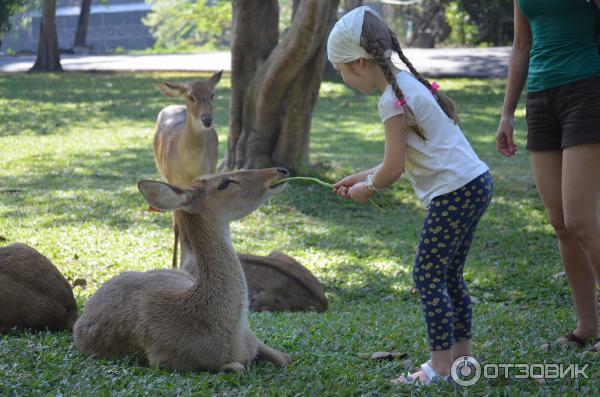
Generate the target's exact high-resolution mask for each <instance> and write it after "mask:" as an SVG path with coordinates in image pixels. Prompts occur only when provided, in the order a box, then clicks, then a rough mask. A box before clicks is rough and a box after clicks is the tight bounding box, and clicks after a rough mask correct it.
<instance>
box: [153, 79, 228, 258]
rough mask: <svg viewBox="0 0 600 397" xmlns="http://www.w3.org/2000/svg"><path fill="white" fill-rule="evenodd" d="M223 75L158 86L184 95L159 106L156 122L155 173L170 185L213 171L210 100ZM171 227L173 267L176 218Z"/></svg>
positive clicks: (214, 141)
mask: <svg viewBox="0 0 600 397" xmlns="http://www.w3.org/2000/svg"><path fill="white" fill-rule="evenodd" d="M222 74H223V71H220V72H218V73H215V74H213V75H212V76H211V77H210V78H209V79H208V80H206V81H195V82H193V83H183V84H178V83H163V84H159V85H158V88H159V90H160V91H161V92H162V93H163V94H164V95H166V96H168V97H171V98H179V97H183V98H184V99H185V102H186V104H185V106H183V105H170V106H167V107H166V108H164V109H162V110H161V111H160V113H159V114H158V119H157V121H156V133H155V135H154V159H155V160H156V166H157V167H158V172H159V173H160V175H161V176H162V178H163V179H164V180H165V181H167V182H168V183H170V184H171V185H175V186H178V187H180V188H183V187H185V186H187V185H189V184H190V183H192V181H193V180H194V179H195V178H197V177H198V176H201V175H204V174H213V173H214V172H215V171H216V167H217V157H218V145H219V142H218V138H217V132H216V131H215V128H214V125H213V116H212V99H213V95H214V91H215V88H216V86H217V83H218V82H219V81H220V80H221V76H222ZM173 229H174V235H175V238H174V240H175V244H174V248H173V267H176V266H177V244H178V237H179V230H178V228H177V225H176V224H175V220H173ZM182 260H183V254H182Z"/></svg>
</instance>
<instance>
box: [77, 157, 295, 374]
mask: <svg viewBox="0 0 600 397" xmlns="http://www.w3.org/2000/svg"><path fill="white" fill-rule="evenodd" d="M283 171H285V173H283ZM285 175H287V171H286V170H282V169H264V170H252V171H237V172H232V173H227V174H220V175H206V176H203V177H200V178H197V179H196V180H195V181H194V182H193V183H192V184H191V185H189V186H188V187H187V188H186V189H179V188H177V187H175V186H171V185H168V184H166V183H162V182H155V181H142V182H140V184H139V189H140V191H141V193H142V195H143V196H144V198H145V199H146V201H147V202H148V204H150V205H151V206H153V207H155V208H158V209H161V210H174V211H175V212H174V213H175V218H176V219H177V222H178V225H179V227H180V230H181V233H182V236H183V237H185V238H186V240H187V241H189V243H190V247H191V248H190V249H191V251H192V254H193V255H194V256H195V258H196V263H197V267H198V269H197V270H198V278H197V279H194V278H193V277H192V276H190V275H189V274H188V273H186V272H184V271H179V270H154V271H149V272H145V273H140V272H125V273H122V274H121V275H119V276H117V277H115V278H113V279H112V280H110V281H108V282H107V283H106V284H104V285H103V286H102V287H100V289H98V291H97V292H96V293H95V294H94V295H93V296H92V297H91V298H90V300H89V302H88V303H87V305H86V308H85V312H84V313H83V315H82V316H81V317H80V318H79V320H78V321H77V323H76V324H75V327H74V340H75V346H76V347H77V348H78V349H79V350H81V351H82V352H83V353H85V354H87V355H90V356H95V357H101V358H116V357H123V356H126V355H130V356H133V357H136V358H137V359H139V360H141V361H148V362H149V363H150V364H151V365H153V366H158V365H165V366H167V367H169V368H172V369H174V370H177V371H198V370H211V371H219V370H234V371H241V370H243V369H245V368H246V367H247V366H248V365H249V364H250V363H251V362H252V361H254V360H257V359H258V360H266V361H270V362H273V363H275V364H277V365H280V366H285V365H287V364H288V363H289V362H290V359H289V357H288V356H287V355H286V354H284V353H281V352H278V351H276V350H273V349H272V348H270V347H268V346H266V345H265V344H263V343H262V342H260V341H259V340H258V339H257V338H256V336H255V335H254V333H253V332H252V331H251V330H250V328H249V326H248V297H247V286H246V281H245V278H244V274H243V272H242V267H241V264H240V262H239V260H238V257H237V255H236V253H235V251H234V250H233V246H232V244H231V239H230V232H229V222H230V221H232V220H234V219H240V218H243V217H244V216H246V215H248V214H249V213H251V212H252V211H254V210H255V209H256V208H258V207H259V206H260V205H261V204H262V203H263V202H265V201H266V200H267V199H268V198H269V197H270V196H272V195H274V194H276V193H279V192H280V191H281V190H282V189H283V186H282V185H279V186H277V187H271V186H272V184H273V183H274V182H275V181H277V180H279V179H281V178H283V177H284V176H285Z"/></svg>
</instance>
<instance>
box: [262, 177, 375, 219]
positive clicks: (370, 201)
mask: <svg viewBox="0 0 600 397" xmlns="http://www.w3.org/2000/svg"><path fill="white" fill-rule="evenodd" d="M291 181H309V182H315V183H318V184H319V185H323V186H325V187H328V188H331V187H333V185H332V184H331V183H327V182H325V181H322V180H320V179H318V178H311V177H308V176H293V177H290V178H283V179H280V180H278V181H277V182H275V183H274V184H273V185H271V186H272V187H275V186H277V185H280V184H282V183H286V182H291ZM369 203H371V204H373V205H374V206H375V208H377V209H378V210H380V211H383V212H385V210H384V209H383V208H381V206H379V205H377V204H376V203H375V202H374V201H373V200H371V199H369Z"/></svg>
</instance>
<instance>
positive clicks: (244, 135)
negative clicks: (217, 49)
mask: <svg viewBox="0 0 600 397" xmlns="http://www.w3.org/2000/svg"><path fill="white" fill-rule="evenodd" d="M338 3H339V0H331V1H329V0H328V1H322V0H296V1H294V3H293V4H294V19H293V22H292V26H291V27H290V29H289V30H288V31H287V32H286V33H285V34H284V35H283V37H282V39H281V42H280V43H279V44H277V41H278V37H277V36H278V33H277V29H278V18H279V10H278V5H277V1H276V0H269V1H266V0H234V2H233V18H234V23H233V42H232V82H231V85H232V91H231V98H232V99H231V106H230V130H229V142H228V148H227V153H226V154H225V161H224V163H223V164H222V168H225V169H235V168H262V167H269V166H285V167H288V168H289V169H290V170H291V171H294V170H297V169H298V168H299V167H300V166H301V165H302V164H305V163H306V162H307V160H308V147H309V139H308V137H309V132H310V122H311V115H312V111H313V108H314V105H315V102H316V99H317V96H318V92H319V87H320V84H321V76H322V73H323V63H324V61H325V42H326V38H327V34H328V33H329V31H330V29H331V26H332V24H333V22H334V21H335V17H336V10H337V5H338Z"/></svg>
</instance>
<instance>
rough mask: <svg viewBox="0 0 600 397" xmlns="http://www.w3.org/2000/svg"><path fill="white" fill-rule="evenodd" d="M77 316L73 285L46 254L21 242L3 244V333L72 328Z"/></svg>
mask: <svg viewBox="0 0 600 397" xmlns="http://www.w3.org/2000/svg"><path fill="white" fill-rule="evenodd" d="M76 319H77V304H76V303H75V297H74V296H73V291H72V290H71V286H70V285H69V283H68V281H67V280H66V279H65V278H64V276H63V275H62V274H61V273H60V271H59V270H58V269H57V268H56V267H54V265H53V264H52V263H51V262H50V261H49V260H48V259H47V258H46V257H45V256H44V255H42V254H40V253H39V252H37V251H36V250H34V249H33V248H31V247H29V246H27V245H25V244H20V243H15V244H10V245H7V246H6V247H0V333H6V332H8V331H9V330H10V329H11V328H14V327H16V328H18V329H34V330H44V329H48V330H51V331H58V330H71V329H72V328H73V324H74V323H75V320H76Z"/></svg>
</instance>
